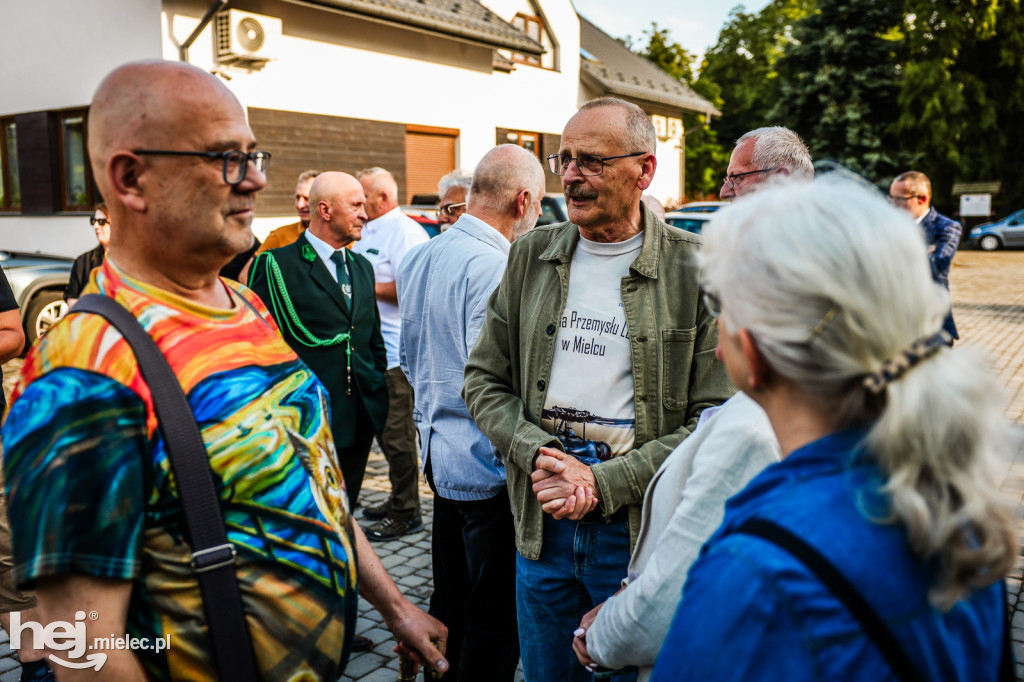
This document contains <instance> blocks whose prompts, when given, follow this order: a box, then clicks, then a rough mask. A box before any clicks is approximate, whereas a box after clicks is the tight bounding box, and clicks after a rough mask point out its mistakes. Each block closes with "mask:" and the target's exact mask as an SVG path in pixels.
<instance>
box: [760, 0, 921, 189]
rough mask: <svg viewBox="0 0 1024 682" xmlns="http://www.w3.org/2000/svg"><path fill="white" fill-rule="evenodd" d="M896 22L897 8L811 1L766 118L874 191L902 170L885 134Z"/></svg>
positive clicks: (892, 110)
mask: <svg viewBox="0 0 1024 682" xmlns="http://www.w3.org/2000/svg"><path fill="white" fill-rule="evenodd" d="M902 16H903V10H902V7H901V6H900V5H899V4H898V3H890V2H885V1H884V0H818V2H817V8H816V11H815V12H813V13H811V14H809V15H808V16H806V17H804V18H803V19H802V20H800V21H799V22H797V24H796V25H795V26H794V28H793V43H792V44H791V45H790V46H789V47H788V49H787V50H786V53H785V55H784V56H783V58H782V59H780V60H779V62H778V65H777V66H778V74H779V83H780V87H779V94H778V98H777V99H776V101H775V105H774V106H773V107H772V109H771V111H770V113H769V119H771V120H772V121H773V122H774V123H777V124H779V125H784V126H786V127H788V128H792V129H793V130H795V131H796V132H797V133H799V134H800V135H801V136H802V137H803V138H804V141H805V142H806V143H807V146H808V148H809V149H810V151H811V154H812V155H813V156H814V158H815V159H831V160H834V161H839V162H840V163H842V164H843V165H845V166H847V167H849V168H851V169H853V170H855V171H857V172H859V173H861V174H862V175H864V176H866V177H867V178H869V179H870V180H872V181H874V182H877V183H879V184H880V185H882V184H884V185H888V182H889V180H891V178H892V176H893V174H894V173H895V172H898V170H899V169H900V168H901V167H902V166H904V165H905V163H906V160H905V159H903V158H901V157H900V155H899V154H898V153H897V151H896V148H897V146H898V144H897V140H896V138H895V137H894V136H893V135H892V133H890V132H887V131H888V130H889V128H890V127H891V123H892V121H893V120H894V118H895V116H896V112H897V111H898V109H897V95H898V93H899V84H898V77H899V70H898V64H899V61H900V59H899V56H900V55H901V53H902V52H901V51H902V49H903V42H902V40H901V36H900V34H899V32H898V27H899V25H900V22H901V19H902Z"/></svg>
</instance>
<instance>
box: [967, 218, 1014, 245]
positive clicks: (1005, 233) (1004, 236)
mask: <svg viewBox="0 0 1024 682" xmlns="http://www.w3.org/2000/svg"><path fill="white" fill-rule="evenodd" d="M968 243H969V244H970V245H971V246H975V247H977V248H979V249H981V250H982V251H995V250H996V249H1004V248H1010V247H1015V246H1024V210H1021V211H1017V212H1016V213H1011V214H1010V215H1008V216H1006V217H1005V218H1003V219H1002V220H997V221H995V222H994V223H985V224H983V225H978V226H977V227H976V228H974V229H973V230H971V237H970V240H969V242H968Z"/></svg>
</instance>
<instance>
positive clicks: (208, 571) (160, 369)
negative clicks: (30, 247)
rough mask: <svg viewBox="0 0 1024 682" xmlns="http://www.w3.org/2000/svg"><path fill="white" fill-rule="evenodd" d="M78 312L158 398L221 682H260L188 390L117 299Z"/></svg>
mask: <svg viewBox="0 0 1024 682" xmlns="http://www.w3.org/2000/svg"><path fill="white" fill-rule="evenodd" d="M72 312H74V313H82V312H86V313H94V314H96V315H100V316H102V317H104V318H105V319H106V320H107V321H108V322H110V324H112V325H113V326H114V328H116V329H117V330H118V331H119V332H121V335H122V336H123V337H124V339H125V341H127V342H128V345H129V346H131V348H132V351H133V352H134V353H135V357H136V359H137V361H138V363H139V371H140V372H141V373H142V378H143V379H144V380H145V381H146V384H147V385H148V386H149V390H150V392H151V393H152V395H153V408H154V410H155V411H156V416H157V420H158V422H159V425H160V431H161V432H162V433H163V436H164V443H165V446H166V448H167V454H168V458H169V459H170V462H171V468H172V470H173V471H174V477H175V480H176V483H177V489H178V495H179V496H180V497H181V505H182V507H183V508H184V511H185V524H186V526H187V527H188V534H189V538H190V540H191V543H192V567H193V569H195V571H196V573H197V575H198V580H199V588H200V591H201V593H202V596H203V606H204V610H205V611H206V620H207V623H208V625H209V629H210V637H211V639H212V640H213V653H214V657H215V660H216V662H217V669H218V671H219V673H220V679H221V682H252V680H256V679H259V678H258V676H257V675H256V669H255V663H254V660H255V659H254V656H253V651H252V642H251V641H250V638H249V628H248V626H247V625H246V622H245V614H244V612H243V611H242V600H241V597H240V595H239V592H238V581H237V579H236V576H235V554H236V552H235V548H234V546H233V545H232V544H231V543H230V542H229V541H228V538H227V533H226V532H225V530H224V517H223V514H222V512H221V508H220V501H219V499H218V497H217V491H216V488H215V487H214V484H213V474H212V472H211V471H210V462H209V457H208V456H207V453H206V446H205V444H204V443H203V438H202V435H201V434H200V432H199V426H198V425H197V424H196V420H195V416H194V415H193V414H192V408H191V407H190V406H189V404H188V399H187V398H186V397H185V393H184V391H182V389H181V384H179V383H178V379H177V377H176V376H175V375H174V372H173V371H172V370H171V367H170V365H168V364H167V360H166V359H165V358H164V356H163V353H161V352H160V349H159V348H157V346H156V344H155V343H154V342H153V339H151V338H150V336H149V334H147V333H146V331H145V330H144V329H143V328H142V325H140V324H139V322H138V320H136V319H135V317H134V316H133V315H132V314H131V313H130V312H128V310H126V309H125V308H124V307H122V306H121V305H120V304H118V303H117V302H116V301H114V299H112V298H110V297H108V296H102V295H100V294H87V295H85V296H82V297H81V298H80V299H78V302H77V303H76V304H75V306H74V309H73V310H72Z"/></svg>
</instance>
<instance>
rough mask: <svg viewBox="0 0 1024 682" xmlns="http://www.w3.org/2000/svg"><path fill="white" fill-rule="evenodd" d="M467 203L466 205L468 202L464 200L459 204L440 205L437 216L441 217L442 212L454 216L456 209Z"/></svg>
mask: <svg viewBox="0 0 1024 682" xmlns="http://www.w3.org/2000/svg"><path fill="white" fill-rule="evenodd" d="M465 205H466V202H465V201H463V202H461V203H458V204H444V205H442V206H438V208H437V211H436V213H437V217H438V219H440V218H441V215H442V214H443V215H446V216H449V217H451V216H454V215H455V209H457V208H462V207H463V206H465Z"/></svg>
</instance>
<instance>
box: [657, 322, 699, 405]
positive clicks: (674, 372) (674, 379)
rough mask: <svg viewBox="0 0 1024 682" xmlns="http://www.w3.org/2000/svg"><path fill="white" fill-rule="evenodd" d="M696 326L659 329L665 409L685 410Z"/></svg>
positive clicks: (687, 400)
mask: <svg viewBox="0 0 1024 682" xmlns="http://www.w3.org/2000/svg"><path fill="white" fill-rule="evenodd" d="M696 337H697V328H696V327H692V328H690V329H663V330H661V354H662V355H661V372H662V375H661V402H662V405H664V407H665V409H666V410H672V411H679V410H685V409H686V406H687V404H688V402H689V395H690V364H691V363H692V362H693V340H694V339H695V338H696Z"/></svg>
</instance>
